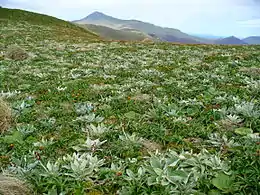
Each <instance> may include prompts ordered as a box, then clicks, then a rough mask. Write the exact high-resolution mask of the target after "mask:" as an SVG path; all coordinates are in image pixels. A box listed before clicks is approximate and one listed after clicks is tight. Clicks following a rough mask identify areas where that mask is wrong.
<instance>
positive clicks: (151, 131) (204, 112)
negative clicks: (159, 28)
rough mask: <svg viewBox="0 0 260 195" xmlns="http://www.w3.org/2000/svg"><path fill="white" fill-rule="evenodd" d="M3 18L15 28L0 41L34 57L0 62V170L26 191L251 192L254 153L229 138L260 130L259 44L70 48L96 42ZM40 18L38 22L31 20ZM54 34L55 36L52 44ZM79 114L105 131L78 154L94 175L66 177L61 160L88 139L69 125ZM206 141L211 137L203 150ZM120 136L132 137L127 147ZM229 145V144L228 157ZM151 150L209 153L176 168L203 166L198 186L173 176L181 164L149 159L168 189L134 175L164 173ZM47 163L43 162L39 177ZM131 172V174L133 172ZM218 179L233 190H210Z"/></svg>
mask: <svg viewBox="0 0 260 195" xmlns="http://www.w3.org/2000/svg"><path fill="white" fill-rule="evenodd" d="M1 11H2V10H1ZM4 11H7V10H4ZM16 12H17V13H16ZM0 13H3V12H0ZM8 13H9V11H8ZM10 13H13V14H14V15H16V14H18V13H19V14H18V15H19V20H18V19H15V18H13V19H11V20H6V19H5V20H4V22H3V20H1V23H0V24H1V28H0V34H1V36H4V37H5V39H0V43H1V44H3V45H5V46H8V45H9V44H13V43H17V44H19V45H21V46H22V47H24V48H26V50H27V51H28V52H30V53H31V54H33V55H32V57H30V58H29V59H28V60H25V61H12V60H8V59H2V58H1V59H0V92H1V93H0V96H3V97H5V100H6V101H8V102H9V103H10V104H11V105H12V108H13V111H14V123H13V124H12V129H11V130H10V131H9V132H7V133H6V134H4V135H1V137H0V143H1V145H0V167H1V168H2V169H4V170H5V171H9V172H12V173H15V174H17V175H19V176H21V177H24V178H26V179H27V181H28V182H30V184H32V186H33V189H34V191H35V193H38V194H43V193H48V192H49V193H50V194H56V193H61V192H64V193H65V194H87V193H88V192H92V194H93V193H94V191H95V194H116V192H117V191H118V190H120V192H121V193H122V194H133V195H134V194H151V193H152V192H157V194H162V193H163V194H172V193H173V192H170V190H176V189H175V187H176V185H177V184H178V188H177V192H178V193H182V194H191V191H185V190H190V187H192V190H196V191H199V192H203V193H204V194H208V193H209V191H210V190H215V193H217V192H216V191H218V193H224V192H225V193H229V194H235V193H240V194H241V193H242V194H257V193H258V192H259V191H260V186H259V175H260V173H259V166H260V164H259V156H258V155H260V154H259V151H260V148H259V146H260V145H257V144H256V143H257V142H256V141H253V140H247V139H245V138H242V137H241V136H239V135H237V134H235V133H234V129H235V128H237V127H239V126H243V127H248V128H251V130H253V131H254V132H255V133H257V132H259V129H260V119H259V115H258V114H257V111H258V110H259V107H260V102H259V98H258V97H259V87H258V86H259V74H257V71H259V67H260V58H259V55H260V54H259V51H260V47H259V46H238V47H234V46H212V45H207V46H189V45H171V44H166V43H157V44H142V43H131V44H130V43H116V42H111V43H89V42H88V41H85V42H82V41H79V40H80V39H84V37H85V36H88V37H96V36H95V35H93V34H89V33H88V34H87V35H86V34H85V31H84V30H82V29H80V28H78V27H75V26H71V25H70V24H68V23H64V22H61V23H59V24H60V28H61V29H63V31H64V32H73V36H70V37H67V33H64V32H63V31H62V32H58V29H57V30H56V29H55V28H56V27H53V25H52V24H50V25H49V22H46V23H45V22H43V23H45V24H46V25H39V22H36V23H34V24H32V23H33V22H31V21H30V20H28V15H27V14H29V13H27V12H22V11H17V10H15V11H13V10H11V11H10ZM20 14H22V16H23V17H24V18H22V17H21V15H20ZM29 15H30V14H29ZM33 16H36V15H33ZM2 17H3V16H2ZM9 17H10V16H9ZM5 18H6V16H5ZM25 18H27V19H26V20H27V21H26V20H25ZM30 18H32V17H30ZM46 19H47V18H46ZM49 19H51V18H49ZM49 19H48V20H49ZM32 20H35V17H33V18H32ZM39 20H40V21H42V20H45V18H44V17H43V16H41V17H40V16H39V18H38V21H39ZM20 21H26V22H20ZM56 21H57V20H55V21H54V22H55V23H56ZM56 24H57V23H56ZM56 24H55V25H54V26H56ZM64 25H65V26H64ZM66 25H68V26H69V28H67V27H66ZM71 29H73V30H71ZM74 29H75V30H74ZM14 30H16V31H14ZM56 33H59V35H61V36H60V37H56V36H53V35H57V34H56ZM74 33H76V35H78V37H74ZM66 38H71V39H70V40H67V39H66ZM4 51H5V50H4ZM15 91H19V92H20V93H15ZM7 92H10V93H11V94H12V96H11V95H10V96H9V97H8V93H7ZM23 102H24V103H23ZM79 103H80V104H83V106H82V107H81V108H82V109H81V111H83V113H82V112H81V114H80V112H79V111H78V112H76V109H75V107H76V106H77V105H78V104H79ZM84 103H85V104H84ZM87 103H88V104H87ZM246 105H247V107H245V106H246ZM92 106H93V107H94V109H92V108H91V107H92ZM239 106H242V107H243V108H244V110H243V109H242V107H241V108H239ZM84 112H86V113H88V112H89V113H90V114H91V113H92V114H93V113H94V114H95V116H100V117H104V119H103V121H102V122H98V121H96V122H95V121H93V120H92V124H94V125H95V126H97V124H99V126H100V127H102V129H104V127H110V128H109V130H107V132H105V133H102V134H100V135H93V134H91V139H97V138H99V139H100V140H101V141H104V140H107V142H106V143H105V144H104V145H102V146H101V147H98V148H97V147H96V146H95V145H94V144H93V145H91V147H90V148H89V149H90V150H91V151H89V150H88V149H87V148H85V153H86V154H89V153H91V154H92V155H93V156H95V155H96V156H97V158H98V160H100V161H101V160H102V161H103V163H104V164H103V165H102V166H101V167H99V166H98V163H97V162H96V161H95V159H92V158H91V156H89V158H90V159H92V162H94V163H93V164H94V166H95V170H92V169H88V168H89V167H91V166H90V165H89V164H87V165H86V167H84V166H83V165H84V163H82V161H80V159H79V158H75V159H74V160H75V161H77V160H79V163H80V164H81V163H82V167H79V169H77V170H75V167H73V168H72V167H70V166H71V164H70V162H72V161H71V160H69V159H68V158H67V160H64V159H63V160H62V157H66V156H67V155H68V154H69V155H72V154H73V152H75V148H74V147H75V146H78V145H80V144H83V143H84V142H85V140H86V137H87V133H86V132H83V131H82V129H83V130H85V131H88V130H89V129H91V127H89V126H88V125H89V124H90V122H89V121H87V120H85V121H75V120H76V119H82V120H84V118H82V117H81V118H78V117H80V116H82V115H84ZM230 115H232V116H233V119H232V121H230V120H231V119H230ZM236 117H238V118H236ZM231 118H232V117H231ZM92 119H93V118H92ZM88 120H91V117H88ZM96 120H97V118H96ZM240 120H241V121H240ZM101 124H102V125H101ZM89 131H90V130H89ZM90 132H92V133H93V130H92V131H90ZM212 132H215V133H219V134H220V135H221V136H220V137H215V138H214V139H213V138H212V139H211V140H209V138H208V137H209V135H210V134H211V133H212ZM126 134H127V135H128V134H129V135H134V134H135V135H136V136H132V137H130V138H129V136H126ZM222 135H225V136H226V137H227V139H228V141H227V140H226V138H225V137H224V138H223V137H222ZM138 138H143V139H145V140H146V141H144V140H142V141H139V140H138ZM232 140H234V141H235V142H236V143H237V144H240V145H239V146H236V147H235V146H234V145H235V144H233V141H232ZM152 148H155V149H159V150H161V153H162V154H165V153H166V151H167V150H168V149H171V150H173V151H176V152H181V151H182V150H185V151H190V150H193V151H194V152H195V153H199V152H200V151H202V149H207V150H208V151H209V154H203V155H202V156H198V157H196V156H195V157H194V158H195V159H197V160H195V161H194V159H193V160H191V161H190V162H186V163H194V164H193V165H191V166H194V165H195V167H194V169H193V170H197V169H199V170H200V167H201V166H202V165H201V163H202V164H203V163H204V164H203V166H202V169H201V172H203V177H202V176H200V177H199V179H198V181H194V180H193V179H194V174H193V173H192V174H191V175H190V180H189V181H187V182H188V184H191V185H185V184H184V181H186V178H188V175H187V173H190V171H191V170H189V169H187V168H183V169H184V170H185V171H187V173H186V172H182V171H180V170H178V171H176V170H175V169H177V168H179V167H181V166H180V165H182V166H183V167H185V165H184V163H182V162H184V161H185V160H184V158H190V157H189V155H187V154H183V155H185V156H183V155H182V156H177V157H176V156H175V157H173V156H172V154H169V153H167V155H168V156H165V158H162V157H160V156H159V161H160V160H162V161H163V160H164V159H167V160H168V162H171V163H172V162H173V161H174V162H176V166H168V167H165V168H166V170H167V171H166V170H164V171H166V172H163V174H166V173H167V174H171V175H172V176H173V177H171V178H170V179H172V180H173V182H177V183H176V184H175V185H173V184H172V183H170V184H167V185H166V186H165V185H162V184H161V181H162V178H160V176H159V175H156V174H155V172H146V173H145V174H142V170H141V169H139V168H140V167H144V168H149V167H150V169H151V167H152V168H155V167H157V169H155V170H156V172H157V173H158V172H159V171H160V168H161V166H163V164H162V165H161V163H160V162H157V161H156V158H153V159H151V160H152V161H153V162H152V163H151V164H150V163H149V158H148V161H147V158H144V157H145V156H146V157H147V156H149V155H148V152H149V151H151V149H152ZM169 156H172V157H169ZM218 156H219V157H220V159H218ZM209 157H210V158H209ZM203 158H205V159H203ZM83 159H85V158H83ZM176 159H177V161H175V160H176ZM207 159H208V161H207ZM216 159H217V160H219V161H220V162H221V163H220V164H219V162H218V161H215V160H216ZM154 161H155V162H154ZM202 161H203V162H202ZM223 161H225V162H226V163H227V164H228V166H227V167H228V168H227V169H226V168H225V167H226V166H225V165H224V164H223ZM48 162H50V163H51V164H49V165H48V167H47V164H48ZM55 162H57V163H56V164H54V163H55ZM73 162H74V161H73ZM73 162H72V164H73ZM77 162H78V161H77ZM112 163H113V164H112ZM64 165H66V166H64ZM113 165H115V166H113ZM74 166H77V163H76V164H74ZM111 166H112V167H111ZM196 166H197V167H196ZM212 166H213V167H214V166H215V168H214V169H213V168H212ZM204 168H206V170H204ZM137 169H139V170H141V171H139V173H136V172H137ZM168 169H169V170H168ZM229 169H230V170H231V171H230V170H229ZM73 170H74V171H73ZM126 170H128V171H127V172H126ZM129 170H132V171H133V172H134V174H135V175H132V174H131V172H130V171H129ZM145 170H146V169H145ZM203 170H204V171H203ZM223 170H228V171H230V172H231V174H232V176H233V177H234V181H233V180H232V181H228V182H227V181H226V180H225V181H226V183H227V184H222V185H221V184H219V185H216V184H215V185H213V179H216V178H215V177H217V176H218V175H219V174H220V173H221V172H222V171H223ZM89 172H90V173H89ZM137 174H139V176H138V175H137ZM197 174H198V173H197ZM152 175H153V176H156V177H157V178H158V183H156V184H151V183H150V184H151V185H150V186H149V185H148V183H149V182H148V177H150V179H149V181H153V177H151V176H152ZM176 175H179V177H176V178H177V179H176V178H175V177H174V176H176ZM183 175H184V176H183ZM199 175H200V174H199ZM164 176H166V175H164ZM168 176H169V175H168ZM226 177H227V176H226ZM226 177H225V179H226ZM228 178H229V179H230V177H229V176H228ZM222 180H223V179H222ZM181 181H183V182H181ZM191 181H192V182H193V183H189V182H191ZM179 182H181V183H179ZM223 183H225V182H223ZM194 184H195V187H194V186H193V185H194ZM231 184H232V185H231ZM223 185H224V187H223ZM216 186H217V187H216ZM177 192H176V193H177ZM212 193H213V192H212Z"/></svg>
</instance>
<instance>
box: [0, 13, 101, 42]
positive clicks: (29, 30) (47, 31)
mask: <svg viewBox="0 0 260 195" xmlns="http://www.w3.org/2000/svg"><path fill="white" fill-rule="evenodd" d="M0 32H1V33H0V36H1V39H5V41H11V42H13V43H17V42H21V41H22V40H23V39H27V40H46V39H52V40H75V41H76V40H80V39H82V40H89V41H90V40H97V39H99V37H98V36H97V35H96V34H94V33H92V32H89V31H87V30H85V29H83V28H81V27H78V26H77V25H74V24H72V23H70V22H67V21H63V20H60V19H57V18H54V17H51V16H47V15H43V14H37V13H33V12H28V11H24V10H18V9H7V8H0Z"/></svg>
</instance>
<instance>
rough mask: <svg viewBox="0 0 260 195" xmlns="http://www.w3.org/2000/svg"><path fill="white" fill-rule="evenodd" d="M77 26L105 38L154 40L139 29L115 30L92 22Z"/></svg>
mask: <svg viewBox="0 0 260 195" xmlns="http://www.w3.org/2000/svg"><path fill="white" fill-rule="evenodd" d="M79 26H81V27H83V28H86V29H87V30H89V31H92V32H94V33H96V34H98V35H99V36H100V37H102V38H104V39H106V40H124V41H142V40H145V39H150V40H155V39H154V38H153V37H152V36H149V35H147V34H145V33H143V32H140V31H136V30H135V31H133V30H132V29H131V30H129V29H126V30H117V29H113V28H109V27H106V26H100V25H94V24H79Z"/></svg>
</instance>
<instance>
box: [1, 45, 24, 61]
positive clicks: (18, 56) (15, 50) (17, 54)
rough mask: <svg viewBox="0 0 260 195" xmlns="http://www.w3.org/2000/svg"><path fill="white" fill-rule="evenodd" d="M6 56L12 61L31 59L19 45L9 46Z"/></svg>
mask: <svg viewBox="0 0 260 195" xmlns="http://www.w3.org/2000/svg"><path fill="white" fill-rule="evenodd" d="M5 56H6V57H7V58H9V59H12V60H26V59H27V58H28V57H29V55H28V53H27V52H26V51H25V50H23V49H22V48H20V47H19V46H18V45H11V46H9V47H8V49H7V51H6V54H5Z"/></svg>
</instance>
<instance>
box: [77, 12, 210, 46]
mask: <svg viewBox="0 0 260 195" xmlns="http://www.w3.org/2000/svg"><path fill="white" fill-rule="evenodd" d="M74 22H75V23H78V24H95V25H101V26H106V27H109V28H114V29H117V30H121V29H136V30H138V31H141V32H143V33H146V34H154V35H156V36H157V37H158V38H159V39H161V40H163V41H168V42H176V41H177V42H184V43H210V41H209V40H207V39H202V38H198V37H194V36H191V35H188V34H186V33H183V32H181V31H180V30H178V29H174V28H163V27H160V26H156V25H154V24H150V23H147V22H142V21H138V20H121V19H117V18H114V17H111V16H108V15H106V14H103V13H101V12H94V13H92V14H90V15H89V16H87V17H85V18H83V19H81V20H77V21H74Z"/></svg>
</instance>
